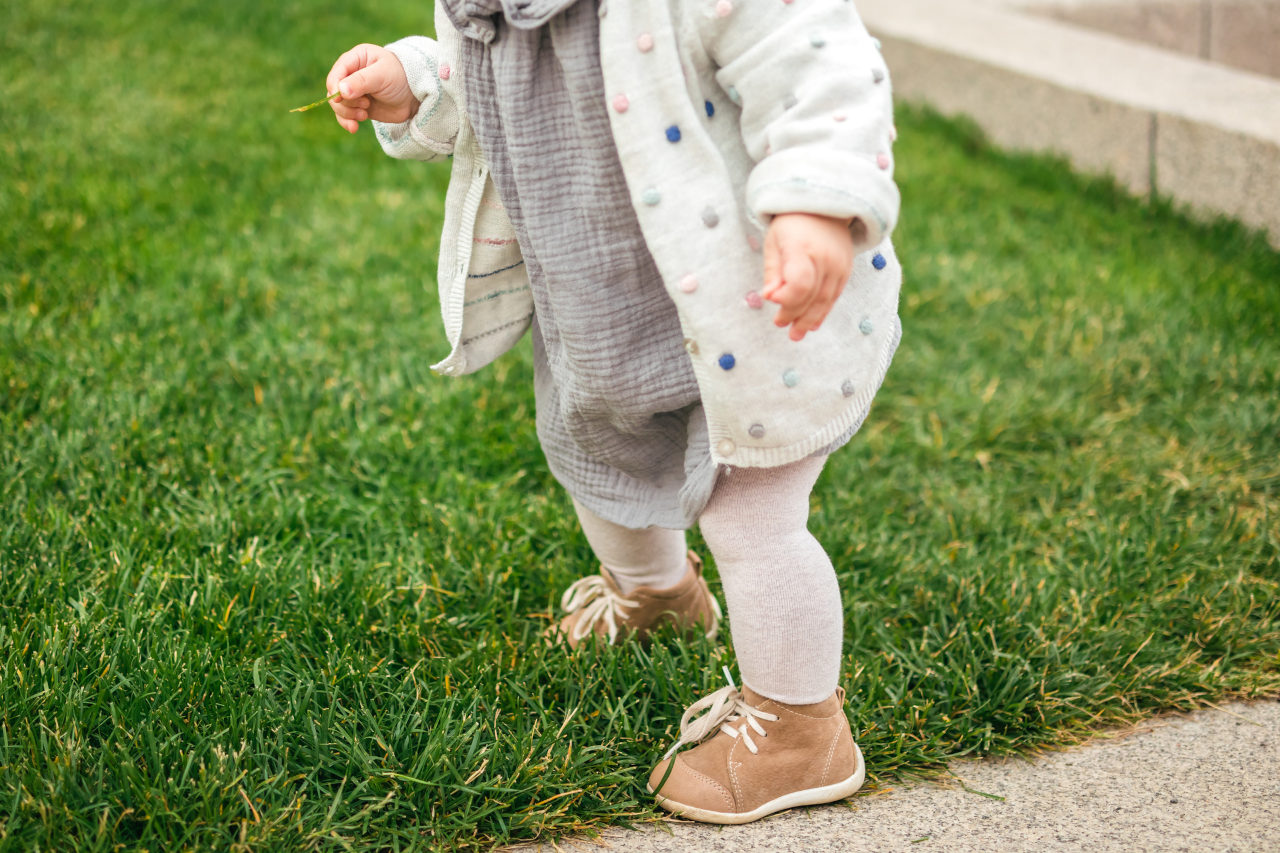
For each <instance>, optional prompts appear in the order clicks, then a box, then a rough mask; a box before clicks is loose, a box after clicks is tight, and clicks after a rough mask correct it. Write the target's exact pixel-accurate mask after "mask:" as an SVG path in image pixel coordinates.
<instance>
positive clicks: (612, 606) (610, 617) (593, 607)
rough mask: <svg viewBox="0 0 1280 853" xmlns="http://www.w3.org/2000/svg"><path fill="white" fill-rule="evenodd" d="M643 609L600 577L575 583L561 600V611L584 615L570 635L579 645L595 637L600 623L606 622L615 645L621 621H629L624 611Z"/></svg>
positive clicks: (610, 640)
mask: <svg viewBox="0 0 1280 853" xmlns="http://www.w3.org/2000/svg"><path fill="white" fill-rule="evenodd" d="M639 606H640V605H639V602H636V601H632V600H631V599H629V598H623V597H622V596H621V595H619V594H618V593H616V592H614V591H613V589H612V588H610V586H609V584H608V583H607V582H606V581H605V579H604V578H603V577H601V576H600V575H588V576H587V577H585V578H580V579H579V580H576V581H574V583H573V584H572V585H571V586H570V587H569V588H568V589H566V590H565V591H564V595H562V596H561V597H560V609H561V610H563V611H564V612H565V613H575V612H577V611H578V610H581V611H582V618H581V619H579V620H578V623H577V624H576V625H574V626H573V630H572V631H570V632H569V633H570V636H571V637H572V638H573V639H574V640H575V641H576V640H581V639H583V638H584V637H586V636H587V635H588V634H591V633H593V632H594V631H595V627H596V623H598V622H600V620H602V619H603V620H604V624H605V632H606V633H607V634H608V635H609V642H610V643H611V644H612V643H613V642H615V641H616V640H617V639H618V630H619V626H618V620H619V619H626V618H627V616H626V613H624V612H623V611H624V609H625V608H628V607H639Z"/></svg>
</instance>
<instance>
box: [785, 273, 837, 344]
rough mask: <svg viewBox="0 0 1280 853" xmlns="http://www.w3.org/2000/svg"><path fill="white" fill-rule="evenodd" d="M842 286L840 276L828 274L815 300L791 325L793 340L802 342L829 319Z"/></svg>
mask: <svg viewBox="0 0 1280 853" xmlns="http://www.w3.org/2000/svg"><path fill="white" fill-rule="evenodd" d="M840 284H841V282H840V278H839V276H838V275H833V274H830V273H828V274H827V275H826V276H825V277H824V278H823V281H822V286H821V287H820V288H819V289H818V291H817V293H816V294H815V295H814V298H813V300H812V301H811V302H810V303H809V305H808V306H807V307H806V308H805V309H804V311H803V312H802V313H801V314H800V316H798V317H796V319H795V322H793V323H792V324H791V340H793V341H798V340H801V339H802V338H803V337H804V336H805V335H807V334H808V333H809V332H814V331H817V330H818V328H819V327H820V326H821V325H822V323H823V321H824V320H826V319H827V315H828V314H830V313H831V309H832V308H833V307H835V304H836V299H837V297H839V295H840V290H841V286H840Z"/></svg>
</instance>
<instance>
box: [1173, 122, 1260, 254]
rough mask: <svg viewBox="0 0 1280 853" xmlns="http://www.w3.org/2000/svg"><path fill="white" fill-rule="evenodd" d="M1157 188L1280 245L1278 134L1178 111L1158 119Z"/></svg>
mask: <svg viewBox="0 0 1280 853" xmlns="http://www.w3.org/2000/svg"><path fill="white" fill-rule="evenodd" d="M1155 136H1156V144H1155V175H1156V178H1155V183H1156V190H1157V191H1158V192H1159V193H1161V194H1162V195H1166V196H1170V197H1172V198H1174V199H1176V200H1178V201H1180V202H1183V203H1187V204H1190V205H1192V206H1193V207H1195V208H1199V209H1201V210H1203V211H1205V212H1209V213H1222V214H1226V215H1228V216H1231V217H1234V218H1236V219H1239V220H1240V221H1241V222H1243V223H1245V224H1246V225H1250V226H1253V227H1255V228H1263V229H1266V230H1267V231H1268V232H1269V236H1270V240H1271V243H1272V245H1274V246H1276V247H1277V248H1280V203H1277V200H1278V199H1280V138H1271V139H1267V138H1261V137H1257V136H1250V135H1247V134H1242V133H1239V132H1237V131H1233V130H1229V129H1224V128H1221V127H1216V126H1214V125H1212V124H1207V123H1204V122H1198V121H1191V120H1188V119H1185V118H1180V117H1177V116H1170V115H1161V116H1159V117H1158V118H1157V119H1156V134H1155Z"/></svg>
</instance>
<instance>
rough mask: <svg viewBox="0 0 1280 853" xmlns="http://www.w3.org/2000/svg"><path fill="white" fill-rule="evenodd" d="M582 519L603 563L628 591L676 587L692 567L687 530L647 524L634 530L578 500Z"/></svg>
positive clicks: (574, 504)
mask: <svg viewBox="0 0 1280 853" xmlns="http://www.w3.org/2000/svg"><path fill="white" fill-rule="evenodd" d="M573 508H574V509H576V510H577V511H578V522H579V523H580V524H581V525H582V532H583V533H585V534H586V535H587V542H589V543H590V544H591V550H592V551H594V552H595V554H596V559H597V560H599V561H600V565H602V566H604V567H605V568H606V569H608V570H609V574H610V575H612V576H613V580H614V582H615V583H616V584H617V585H618V589H619V590H621V591H622V592H623V593H624V594H625V593H628V592H631V590H633V589H635V588H636V587H641V586H650V587H654V588H656V589H663V588H665V587H669V586H675V585H676V584H678V583H680V581H681V580H682V579H683V578H684V576H685V573H686V572H687V571H688V570H689V567H688V564H687V556H688V551H689V549H688V547H687V546H686V545H685V541H684V531H683V530H668V529H666V528H665V527H646V528H644V529H643V530H633V529H632V528H630V527H622V526H621V525H618V524H614V523H613V522H612V521H605V520H604V519H603V518H601V517H600V516H598V515H596V514H595V513H594V512H592V511H591V510H589V509H587V508H586V507H585V506H583V505H582V504H580V503H578V502H577V501H576V500H575V501H574V502H573Z"/></svg>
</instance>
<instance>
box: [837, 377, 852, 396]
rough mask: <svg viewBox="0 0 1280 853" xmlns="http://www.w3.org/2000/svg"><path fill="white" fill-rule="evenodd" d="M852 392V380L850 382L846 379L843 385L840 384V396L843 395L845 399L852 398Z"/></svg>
mask: <svg viewBox="0 0 1280 853" xmlns="http://www.w3.org/2000/svg"><path fill="white" fill-rule="evenodd" d="M853 390H854V389H853V380H851V379H846V380H845V381H844V384H842V385H841V386H840V393H841V394H843V395H844V396H846V397H852V396H853Z"/></svg>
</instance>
